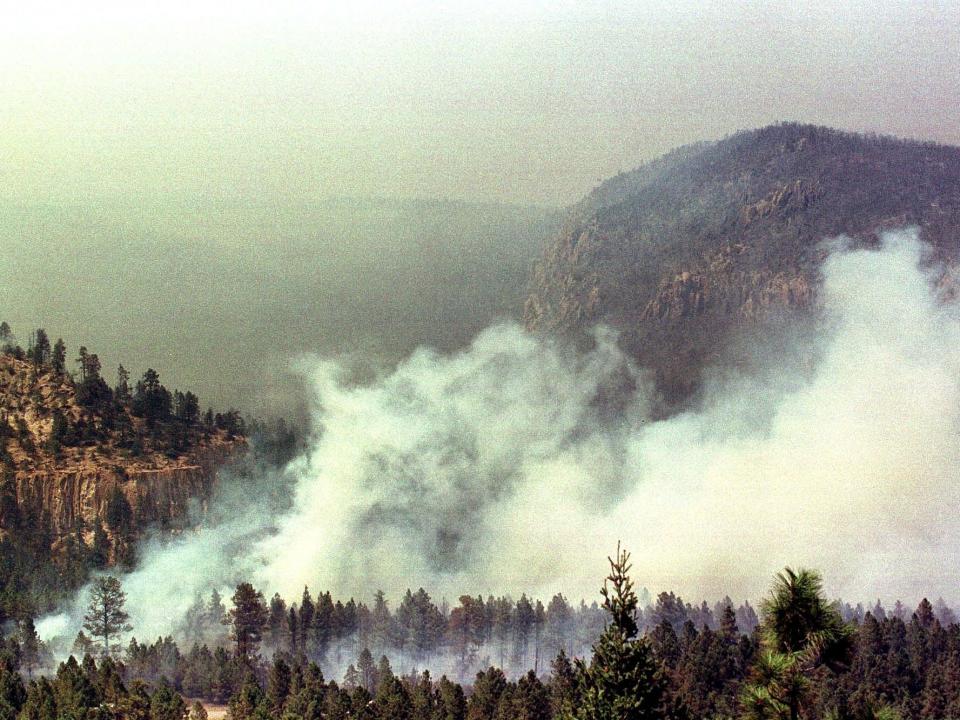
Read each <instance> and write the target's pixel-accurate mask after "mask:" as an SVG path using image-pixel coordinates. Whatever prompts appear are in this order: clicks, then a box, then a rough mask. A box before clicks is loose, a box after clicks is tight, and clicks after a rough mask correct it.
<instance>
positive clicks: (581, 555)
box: [61, 232, 960, 637]
mask: <svg viewBox="0 0 960 720" xmlns="http://www.w3.org/2000/svg"><path fill="white" fill-rule="evenodd" d="M923 255H924V246H923V245H922V243H920V242H919V241H918V240H917V237H916V234H915V233H913V232H900V233H888V234H887V235H885V236H884V238H883V242H882V243H881V247H880V249H879V250H864V249H858V250H850V249H847V248H846V246H845V245H844V244H843V242H837V243H835V246H834V249H833V251H832V252H831V254H830V255H829V257H828V259H827V260H826V261H825V263H824V265H823V268H822V275H823V285H822V290H821V293H820V303H821V307H820V308H819V310H820V313H819V315H820V318H821V321H820V326H819V330H818V332H817V333H816V334H815V337H814V339H813V340H812V341H811V342H812V343H813V346H812V347H798V348H795V349H794V351H793V352H791V351H788V352H786V353H781V354H778V355H775V356H773V355H771V356H768V357H763V356H761V357H758V358H757V364H758V365H759V366H762V367H763V368H764V372H762V373H757V374H755V375H753V376H751V377H739V378H736V377H733V378H731V377H730V376H725V377H722V378H721V376H719V375H718V376H717V379H716V380H714V381H713V382H712V385H711V387H709V388H708V389H707V392H706V394H705V395H706V397H707V398H709V399H708V401H706V402H705V404H704V405H703V407H702V408H700V409H698V410H695V411H689V412H686V413H683V414H680V415H677V416H675V417H672V418H669V419H666V420H659V421H652V420H650V419H649V416H648V413H647V411H646V408H647V401H646V399H647V393H648V389H647V387H648V386H647V384H646V383H645V382H644V375H643V372H642V371H641V370H639V369H637V368H635V367H633V366H632V365H631V363H630V362H629V360H628V359H627V358H625V357H624V356H623V355H622V353H621V352H620V351H619V350H618V349H617V346H616V342H615V338H614V336H613V335H612V334H611V333H609V332H607V331H603V330H601V331H598V334H597V342H596V346H595V348H594V349H593V350H592V351H590V352H588V353H585V354H578V353H575V352H573V351H572V350H570V349H568V348H565V347H564V346H563V345H561V344H560V343H557V342H554V341H552V340H550V339H546V338H538V337H534V336H531V335H529V334H526V333H524V332H523V331H522V330H521V329H519V328H517V327H514V326H509V325H504V326H497V327H493V328H490V329H488V330H487V331H485V332H484V333H482V334H481V335H479V336H478V337H477V338H476V340H475V341H474V343H473V344H472V346H471V347H470V348H469V349H468V350H466V351H464V352H461V353H458V354H455V355H440V354H437V353H435V352H431V351H429V350H421V351H419V352H417V353H415V354H414V355H413V356H411V357H410V358H409V359H408V360H407V361H406V362H404V363H402V364H401V365H399V366H398V367H397V368H396V369H395V370H394V371H393V372H391V373H388V374H385V375H383V376H382V377H379V378H378V379H376V380H374V381H373V382H369V383H365V384H356V383H352V382H350V381H349V373H348V372H347V371H346V370H345V369H344V368H342V367H341V366H340V365H338V364H337V363H332V362H328V361H307V362H306V366H307V367H308V368H309V370H308V380H309V386H310V387H311V388H312V392H313V394H314V396H315V407H316V411H315V426H316V428H315V430H316V432H315V437H316V440H315V442H313V444H312V446H311V447H310V448H309V450H308V451H307V452H306V453H305V454H304V455H303V456H302V457H301V458H298V459H297V460H296V461H294V463H292V464H291V466H290V467H289V468H287V473H286V475H287V477H288V478H289V479H290V481H291V482H293V484H294V491H293V503H292V508H291V509H290V510H285V511H278V512H275V513H270V512H264V511H263V509H262V508H261V507H260V506H259V505H258V503H257V502H256V501H255V495H256V494H255V493H254V500H253V501H252V502H249V501H248V502H246V503H244V502H239V503H235V504H234V505H232V506H230V508H229V509H227V510H222V511H221V512H220V519H219V521H218V522H216V523H207V524H206V525H205V527H204V528H203V529H202V530H201V531H200V532H199V533H197V534H195V535H187V536H184V537H183V538H180V539H177V540H176V541H174V542H173V543H169V544H167V545H165V546H162V547H161V546H159V545H154V546H151V548H149V549H148V550H149V551H148V552H146V554H145V559H144V562H143V564H142V565H141V567H140V568H138V570H137V571H135V572H134V573H132V574H130V575H128V576H127V577H126V578H125V579H124V584H125V587H126V588H127V591H128V593H129V596H130V599H129V604H130V607H131V614H132V619H133V623H134V625H135V626H137V628H138V632H137V634H138V636H140V637H151V636H156V635H157V634H159V633H163V634H166V633H168V632H170V631H171V629H172V627H171V626H172V625H175V623H176V620H177V618H179V617H182V614H183V612H184V611H185V609H186V607H187V606H189V604H190V602H191V601H192V600H193V597H194V593H195V592H196V591H201V590H202V591H203V592H209V588H211V587H217V588H219V589H221V591H222V592H223V593H224V594H225V595H227V596H228V595H229V593H230V591H231V586H232V585H233V584H235V582H236V581H237V580H238V579H240V578H245V579H249V578H252V579H253V580H254V581H255V582H256V583H257V584H258V585H259V586H260V587H261V588H262V589H263V590H264V591H265V593H267V594H272V593H273V592H274V591H279V592H281V594H283V595H284V596H286V597H287V598H289V599H293V598H295V597H297V596H298V595H299V592H300V591H301V590H302V588H303V586H304V585H305V584H306V585H309V586H310V587H311V588H313V589H315V590H316V589H330V590H332V591H334V593H335V594H341V595H343V594H353V595H355V596H357V597H362V598H364V599H367V600H368V599H369V597H368V596H369V595H370V594H371V593H372V592H373V591H374V590H375V589H383V590H385V591H386V592H387V594H388V596H390V597H393V598H397V597H398V596H399V593H400V592H402V591H403V590H404V589H405V588H407V587H413V588H416V587H418V586H423V587H426V588H427V589H428V590H430V591H431V593H432V594H433V595H434V597H442V596H444V595H446V596H447V597H451V598H455V597H457V596H459V595H460V594H463V593H470V594H473V595H476V594H478V593H481V592H482V593H484V594H485V593H486V592H493V593H496V594H502V593H512V594H514V595H515V596H518V595H519V594H520V593H521V592H527V593H533V594H535V595H539V596H542V597H549V596H550V595H551V594H553V593H554V592H557V591H562V592H564V593H565V594H566V595H568V596H570V597H573V598H575V599H576V598H578V597H587V598H592V597H594V596H595V595H596V588H597V583H598V578H599V577H601V576H602V574H603V571H604V569H605V562H604V558H605V556H606V555H607V554H609V553H610V552H611V551H612V550H613V548H615V547H616V543H617V541H618V540H622V541H623V542H624V543H625V546H626V547H628V548H629V549H630V550H631V551H632V552H633V554H634V574H635V576H636V579H637V581H638V582H639V583H640V584H642V585H646V586H648V587H651V588H656V589H661V588H662V589H666V588H670V589H675V590H677V591H680V592H681V593H682V594H683V595H684V596H685V597H692V598H699V597H712V598H716V597H721V596H723V595H725V594H730V595H732V596H735V597H754V598H755V597H757V596H758V595H759V594H760V593H762V592H763V591H764V589H765V588H766V585H767V583H768V579H769V577H770V576H771V574H772V573H774V572H776V571H777V570H778V569H780V568H782V566H783V565H785V564H791V565H800V564H804V565H809V566H813V567H817V568H820V569H822V570H823V571H824V573H825V575H826V577H827V582H828V589H829V590H830V591H831V592H834V593H842V594H843V595H845V596H847V597H858V598H862V597H884V598H890V599H892V598H895V597H902V598H904V599H906V600H911V599H916V598H919V596H920V594H921V593H924V594H931V595H939V594H941V593H942V594H943V595H944V596H945V597H947V599H948V600H957V599H960V598H957V597H956V593H955V591H954V592H953V594H952V595H951V592H952V591H953V587H954V585H955V583H954V582H953V578H952V574H951V573H952V568H955V567H956V566H957V561H958V560H960V528H958V522H957V521H956V520H955V519H954V517H953V515H954V514H953V512H952V508H955V507H956V506H957V502H958V501H960V483H958V482H957V480H958V477H957V475H958V472H957V469H958V467H960V465H958V460H960V458H958V442H957V439H958V431H960V422H958V421H960V414H958V411H960V343H958V341H960V320H958V316H957V309H956V307H955V306H954V305H953V304H950V303H947V304H945V303H942V302H940V300H939V299H938V297H937V293H936V290H935V288H934V286H933V282H932V280H933V278H934V271H933V270H927V269H924V267H925V265H924V262H923V260H924V258H923ZM810 357H815V358H816V359H817V360H816V364H815V365H814V366H813V367H812V368H807V369H806V370H805V371H803V372H799V371H798V370H797V368H798V367H803V364H802V363H800V362H798V361H797V359H798V358H810ZM625 380H627V381H628V382H625ZM611 385H613V386H616V387H624V386H625V385H633V386H635V387H636V388H637V390H635V391H634V392H633V394H632V395H631V396H630V397H629V398H628V399H627V401H626V402H625V403H623V407H622V409H621V411H620V412H619V413H618V414H617V415H616V416H615V417H614V418H611V414H610V413H608V412H605V411H604V408H603V407H602V405H601V404H600V403H599V402H598V398H599V397H601V396H602V395H603V394H604V392H605V391H606V389H607V388H609V387H610V386H611ZM171 577H176V578H178V581H179V583H184V588H183V590H180V589H179V587H180V585H179V584H178V585H171V583H170V578H171ZM158 587H165V591H164V592H162V593H157V588H158ZM69 616H70V613H68V614H67V616H64V618H61V621H62V622H63V623H65V624H67V625H69ZM72 617H74V618H75V617H77V615H76V611H74V612H73V614H72ZM73 625H74V626H76V621H75V620H74V621H73ZM64 632H66V631H64ZM73 632H74V633H75V629H74V630H73Z"/></svg>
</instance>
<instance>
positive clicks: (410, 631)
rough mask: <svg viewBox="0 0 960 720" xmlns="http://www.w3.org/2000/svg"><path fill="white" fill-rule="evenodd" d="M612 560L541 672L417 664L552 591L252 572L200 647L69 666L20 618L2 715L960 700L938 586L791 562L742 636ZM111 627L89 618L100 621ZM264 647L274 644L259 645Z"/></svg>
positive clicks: (388, 713) (489, 641) (841, 716)
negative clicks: (290, 586)
mask: <svg viewBox="0 0 960 720" xmlns="http://www.w3.org/2000/svg"><path fill="white" fill-rule="evenodd" d="M610 563H611V572H610V575H609V576H608V578H607V582H606V584H605V585H604V589H603V591H602V594H603V605H602V608H597V609H598V611H599V612H600V613H602V616H603V617H604V618H605V620H606V624H605V626H602V627H600V628H598V629H597V630H596V633H595V634H594V635H593V637H592V638H591V642H592V643H593V645H592V649H591V650H590V651H589V653H584V654H583V657H580V658H576V659H575V660H574V661H571V659H570V657H569V655H568V654H567V652H566V650H564V649H563V648H561V649H560V650H559V651H558V652H557V653H556V655H555V658H554V660H553V662H552V663H551V665H550V670H549V672H548V673H544V674H543V675H541V674H540V673H539V672H538V671H536V670H530V669H528V670H519V669H518V666H516V665H514V666H512V667H513V669H512V671H510V672H509V673H508V672H505V670H504V669H503V668H500V667H496V666H492V665H487V666H486V667H485V669H482V670H480V671H479V672H474V673H472V674H471V673H469V672H467V671H466V667H463V668H459V669H454V671H453V673H452V675H451V676H450V677H448V676H444V675H441V676H440V678H439V679H435V678H434V677H433V676H432V675H431V674H430V673H429V672H427V671H420V670H415V669H413V668H415V667H430V666H431V665H432V664H434V663H442V662H444V659H446V661H450V660H451V659H455V658H457V657H458V656H459V649H458V648H459V646H460V643H461V642H462V637H461V634H462V633H463V632H466V629H465V628H464V621H465V617H468V616H469V617H472V618H473V619H474V620H473V621H472V622H476V623H477V624H476V626H475V627H473V628H472V629H471V630H469V632H470V633H472V634H473V635H474V636H478V637H480V638H482V639H481V642H482V643H483V645H482V647H479V648H477V653H474V655H475V656H476V655H477V654H479V653H491V652H492V651H493V650H494V649H496V637H497V633H498V627H497V623H498V622H506V623H507V624H508V627H509V631H508V632H507V633H506V635H507V636H509V637H512V638H517V637H518V636H520V635H522V633H521V632H519V630H518V626H517V623H518V622H519V621H520V620H521V618H523V617H524V613H525V611H524V610H523V607H524V606H525V605H527V604H529V605H531V606H533V607H539V608H543V605H542V604H541V603H539V602H534V603H530V602H529V601H527V600H526V599H525V598H524V604H523V605H521V603H516V604H513V605H512V607H511V609H510V612H507V613H503V612H501V613H499V614H498V613H497V612H496V610H497V608H498V607H500V601H499V600H497V599H495V598H491V599H490V600H488V601H484V600H482V599H478V598H472V599H471V598H470V596H464V597H463V598H461V602H460V605H459V606H458V607H457V608H454V609H453V610H450V611H447V610H446V609H442V608H437V607H436V606H434V605H433V603H432V602H431V601H430V599H429V595H427V594H426V593H425V592H423V591H420V592H418V593H416V594H414V593H407V594H406V595H405V597H404V603H405V605H401V607H404V608H405V609H404V610H403V611H401V609H400V608H398V609H397V611H396V612H391V611H390V610H389V607H388V605H387V601H386V600H385V599H384V598H383V595H382V593H377V594H376V596H375V598H374V602H373V604H372V607H370V608H368V607H366V606H365V605H364V604H363V603H358V602H356V601H354V600H353V599H351V600H349V601H348V602H347V603H343V602H341V601H339V600H337V601H334V600H333V599H332V598H331V597H330V595H329V593H321V594H320V595H319V596H317V598H313V597H312V596H311V595H310V593H309V592H307V591H305V592H304V594H303V596H302V597H301V598H299V601H300V603H299V604H296V603H295V604H292V605H291V606H290V607H289V609H288V608H287V607H286V603H285V602H284V601H283V600H282V599H280V598H279V596H274V598H273V599H272V600H271V602H270V603H269V605H268V604H267V603H266V602H265V600H264V598H263V596H262V595H261V594H260V593H259V592H257V591H256V590H255V589H254V588H253V587H252V586H251V585H249V584H248V583H241V584H240V585H238V586H237V589H236V593H235V594H234V596H233V603H232V604H233V607H232V608H231V609H230V610H229V611H228V610H227V609H226V608H225V607H224V605H223V602H222V600H221V598H220V597H219V595H217V594H216V593H214V594H213V595H212V596H211V598H210V600H209V602H203V601H200V600H198V601H197V604H196V607H195V608H194V609H193V610H192V611H191V613H190V615H189V616H188V629H187V631H186V638H185V639H186V640H188V641H192V642H193V643H194V644H193V646H192V648H191V649H190V650H189V651H188V652H186V653H182V652H181V651H180V649H179V647H178V645H177V643H175V642H174V641H173V639H172V638H171V637H166V638H158V639H157V640H156V641H155V642H154V643H152V644H143V643H139V642H138V641H137V640H136V639H131V640H130V641H129V642H128V644H127V645H126V647H125V649H124V651H123V652H122V653H118V652H116V649H117V648H116V646H114V645H111V650H112V652H111V653H110V654H107V653H106V652H105V650H106V644H105V643H103V642H101V643H100V645H99V647H97V646H96V645H94V644H92V643H91V641H90V640H88V639H87V638H86V637H85V636H81V637H80V638H78V642H77V648H78V651H80V652H81V654H82V653H83V652H84V651H86V652H90V653H94V654H96V655H99V656H100V658H101V659H100V660H94V658H93V657H92V656H91V655H87V656H85V657H84V659H83V661H82V662H79V663H78V662H77V661H76V660H75V659H74V658H70V659H69V660H68V661H67V662H65V663H61V664H60V665H59V667H58V668H57V669H56V671H55V672H54V670H53V668H52V666H51V659H50V656H49V653H48V652H47V649H46V648H45V647H44V645H43V643H40V642H38V641H37V639H36V634H35V630H34V628H33V625H32V623H22V624H21V625H20V627H19V628H17V631H16V632H15V633H14V634H12V635H10V636H9V637H7V638H5V639H4V640H3V641H2V642H0V718H16V719H17V720H61V718H94V717H96V718H101V717H104V718H144V719H145V720H146V719H150V720H152V719H153V718H183V717H184V716H185V715H186V714H187V709H188V704H187V702H186V701H185V700H184V699H183V696H187V697H190V698H200V699H202V700H203V701H204V702H213V703H218V704H227V705H229V708H230V716H231V718H235V719H237V720H241V719H246V720H253V719H257V720H299V719H301V718H316V719H317V720H319V718H333V719H334V720H347V718H354V717H358V716H359V717H364V718H369V720H396V719H397V718H405V719H407V720H574V719H576V720H580V719H586V718H603V719H604V720H618V719H620V718H624V719H626V718H631V719H632V718H638V719H639V718H649V719H651V720H672V719H676V720H682V719H687V718H689V719H690V720H693V719H694V718H707V719H711V720H725V719H726V720H732V719H733V718H740V719H741V720H750V719H752V718H768V719H770V720H781V719H783V720H787V719H789V720H793V719H794V718H802V719H804V720H946V719H947V718H952V717H956V716H957V714H958V711H960V625H958V624H956V622H955V617H954V616H953V614H952V611H950V610H949V608H947V607H946V606H945V605H944V604H943V603H937V606H936V607H934V606H933V605H932V604H931V603H929V602H928V601H926V600H924V601H923V602H921V603H920V605H919V606H918V608H917V610H916V612H914V613H913V614H910V615H909V617H908V613H907V612H906V611H905V610H904V608H903V606H902V605H900V604H899V603H898V604H897V606H896V607H895V608H894V609H893V611H892V612H891V613H889V614H888V613H887V611H886V610H885V609H884V608H883V607H882V606H881V605H880V604H879V603H878V604H877V605H876V606H874V607H873V608H872V609H871V610H870V611H865V610H864V609H863V608H862V607H859V606H858V607H856V608H852V607H850V606H849V605H845V604H841V603H830V602H828V601H827V600H826V598H825V596H824V594H823V591H822V587H821V581H820V578H819V576H818V575H817V573H815V572H812V571H808V570H798V571H796V572H794V571H792V570H790V569H789V568H787V569H786V570H784V572H783V573H782V574H780V575H778V576H777V578H776V579H775V582H774V584H773V587H772V589H771V593H770V596H769V597H768V598H767V600H765V602H764V603H763V604H762V606H761V612H762V617H763V619H762V622H761V623H760V624H759V625H757V626H756V627H754V628H753V629H752V630H751V631H750V632H748V633H745V634H744V633H743V632H741V629H740V628H739V627H738V621H737V618H738V617H739V618H741V619H744V620H746V619H748V618H749V617H750V615H749V613H748V612H747V611H746V608H747V607H749V606H744V607H741V608H740V609H739V610H737V611H735V610H734V609H733V607H732V606H731V605H730V604H729V603H728V602H723V603H720V604H719V607H720V612H719V613H718V614H716V615H714V614H713V613H712V612H711V611H709V610H708V611H707V614H706V615H704V614H702V610H703V608H704V606H700V607H699V608H698V607H695V606H692V605H688V604H686V603H684V602H683V601H682V600H681V599H680V598H678V597H676V596H675V595H673V594H672V593H661V594H660V595H659V596H658V598H657V600H656V603H655V604H654V605H651V606H648V607H646V608H641V607H640V602H639V598H638V596H637V594H636V593H635V592H634V590H633V586H632V582H631V580H630V578H629V575H628V573H629V568H630V566H629V556H628V555H627V553H625V552H619V551H618V554H617V555H616V556H615V558H611V560H610ZM104 583H105V584H109V585H110V596H111V597H112V598H114V600H115V601H116V602H112V606H113V607H114V608H119V609H121V610H122V595H123V592H122V588H120V586H119V583H118V582H117V581H115V580H113V579H112V578H109V579H108V578H104ZM418 597H419V598H420V600H415V599H414V598H418ZM558 597H562V596H558ZM550 605H552V606H553V608H554V610H553V612H552V613H551V612H550V611H545V612H544V616H543V617H544V622H545V623H546V624H547V626H549V625H552V626H553V627H554V628H556V627H558V624H559V621H560V618H561V617H566V618H568V625H566V630H565V632H567V633H571V634H573V635H576V636H580V635H582V634H583V632H584V630H585V628H586V627H587V626H586V625H584V624H583V623H582V622H581V621H582V620H583V618H582V617H580V615H581V614H582V612H583V610H582V609H581V610H580V611H576V612H573V613H572V614H571V613H569V612H567V611H564V610H563V609H562V607H561V603H560V602H559V601H558V602H552V603H551V604H550ZM414 606H417V607H419V608H420V609H421V610H427V611H428V612H426V613H425V614H423V615H420V617H431V618H433V620H431V621H430V626H431V627H433V628H434V630H436V632H437V635H436V636H435V640H428V641H426V645H427V646H430V647H433V652H434V654H433V655H432V656H431V655H416V656H414V655H406V654H405V652H406V650H404V651H403V652H400V649H401V648H404V649H406V648H409V647H410V646H411V642H412V638H414V637H416V636H418V635H419V634H421V633H422V632H423V626H422V625H421V624H420V623H419V621H417V620H415V619H414V618H416V617H417V616H418V615H417V613H414V612H411V611H412V609H413V607H414ZM548 607H549V606H548ZM594 607H597V606H596V605H595V606H594ZM100 608H101V606H100V605H99V604H98V612H99V610H100ZM121 614H122V613H121ZM536 614H537V613H536V612H535V613H534V616H536ZM498 616H499V617H500V620H497V617H498ZM437 618H439V622H438V623H435V620H436V619H437ZM701 620H703V621H704V622H703V623H702V624H700V625H699V627H698V626H697V624H696V622H699V621H701ZM941 620H942V622H941ZM695 621H696V622H695ZM125 623H126V620H125V619H123V618H122V617H120V616H117V623H116V624H115V627H117V628H118V632H120V633H122V632H126V630H125V629H124V628H125V627H126V626H125ZM435 625H436V626H435ZM675 627H676V628H677V629H676V630H675ZM98 628H99V624H93V625H92V626H91V627H88V630H89V631H90V632H91V633H92V634H93V635H94V636H96V635H97V634H98V633H99V632H100V631H99V629H98ZM304 628H306V630H304ZM545 630H546V627H541V629H540V631H538V632H535V633H533V634H532V635H531V637H530V638H529V639H530V641H531V643H532V644H534V645H535V647H534V648H533V654H532V659H533V662H534V664H536V662H537V661H536V658H538V657H542V656H543V655H544V654H545V653H548V652H549V651H550V648H551V647H552V646H551V644H550V642H552V641H548V640H547V639H546V638H547V637H548V636H549V635H550V634H551V633H549V632H546V631H545ZM644 631H645V632H644ZM111 637H113V635H111ZM556 637H558V638H561V639H562V641H563V642H564V643H565V644H566V645H567V646H568V647H569V646H571V645H575V644H576V643H575V642H574V643H571V638H569V637H564V636H563V635H562V634H560V635H557V636H556ZM535 638H539V639H535ZM324 642H326V644H325V645H324V644H323V643H324ZM434 643H435V644H434ZM371 647H373V648H377V649H378V650H377V652H378V654H379V657H380V659H379V660H375V657H376V655H374V653H373V652H371V650H370V648H371ZM358 648H359V650H358ZM266 650H269V651H272V657H271V658H267V657H266V656H264V655H262V654H261V651H266ZM381 650H382V651H383V652H382V653H381ZM350 651H352V652H353V653H355V654H354V655H353V656H352V657H355V658H356V660H355V662H349V660H350V658H351V656H350V655H348V654H347V653H348V652H350ZM387 654H389V655H390V656H391V657H392V658H393V661H391V660H390V659H388V657H387ZM507 654H508V655H509V652H508V653H507ZM577 654H581V653H580V652H579V651H578V653H577ZM414 658H416V659H414ZM474 660H475V662H482V660H480V659H477V658H476V657H474ZM394 663H397V664H398V665H402V666H403V667H402V668H401V671H399V672H398V671H397V670H396V669H395V667H396V666H395V665H394ZM344 664H346V665H347V668H346V670H345V671H344V670H342V668H343V665H344ZM324 671H329V672H330V673H335V672H338V671H339V672H340V673H342V680H340V681H337V680H334V679H330V680H327V679H326V678H325V676H324ZM451 677H452V678H453V679H451ZM458 680H459V681H460V682H458ZM203 713H204V710H203V708H202V707H199V708H198V707H197V706H196V705H194V707H193V709H192V710H191V711H190V715H191V717H194V718H198V720H199V718H202V717H203Z"/></svg>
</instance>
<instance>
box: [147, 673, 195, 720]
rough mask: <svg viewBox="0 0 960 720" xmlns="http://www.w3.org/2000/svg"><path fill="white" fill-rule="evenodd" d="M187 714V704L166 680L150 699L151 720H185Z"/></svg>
mask: <svg viewBox="0 0 960 720" xmlns="http://www.w3.org/2000/svg"><path fill="white" fill-rule="evenodd" d="M186 714H187V704H186V703H185V702H184V701H183V698H182V697H180V694H179V693H177V692H176V691H175V690H174V689H173V688H171V687H170V686H169V685H168V684H167V682H166V680H163V681H161V682H160V686H159V687H158V688H157V689H156V690H155V691H154V693H153V696H152V697H151V698H150V720H183V719H184V716H185V715H186Z"/></svg>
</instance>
